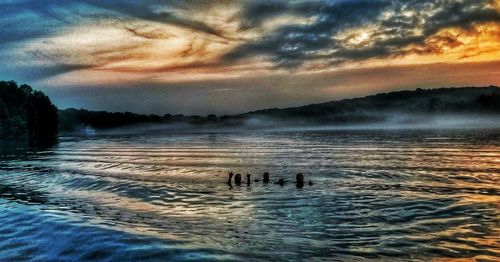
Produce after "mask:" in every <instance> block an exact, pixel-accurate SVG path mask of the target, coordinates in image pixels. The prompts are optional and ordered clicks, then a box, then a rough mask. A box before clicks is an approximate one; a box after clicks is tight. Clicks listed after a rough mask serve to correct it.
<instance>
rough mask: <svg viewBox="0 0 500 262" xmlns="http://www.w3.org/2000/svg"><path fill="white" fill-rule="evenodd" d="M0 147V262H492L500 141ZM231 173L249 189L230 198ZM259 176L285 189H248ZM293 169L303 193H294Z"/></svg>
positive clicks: (352, 135) (272, 138) (453, 133)
mask: <svg viewBox="0 0 500 262" xmlns="http://www.w3.org/2000/svg"><path fill="white" fill-rule="evenodd" d="M0 149H1V150H0V155H1V158H0V261H18V260H34V261H57V260H61V261H67V260H103V261H138V260H149V261H165V260H170V261H171V260H195V261H199V260H317V261H331V260H359V259H363V258H370V259H376V260H387V261H393V260H410V261H420V260H423V261H428V260H431V259H458V258H471V259H479V260H481V259H484V260H490V261H496V260H498V259H499V257H500V237H499V236H500V183H499V182H500V181H499V180H500V131H495V130H449V131H443V130H441V131H436V130H434V131H432V130H416V131H410V130H399V131H396V130H393V131H375V130H372V131H321V132H320V131H304V132H248V133H246V132H239V133H162V134H137V135H95V136H63V137H60V138H59V141H58V142H57V143H56V144H54V145H52V146H49V147H41V148H30V147H27V146H25V145H19V144H13V143H9V144H3V145H2V146H1V147H0ZM231 170H232V171H233V172H235V173H242V174H243V175H244V176H243V177H244V180H246V177H245V174H246V173H247V172H249V173H251V174H252V179H251V182H252V183H251V185H250V186H247V185H246V184H244V185H242V186H236V185H233V188H232V189H231V188H229V186H228V185H227V184H226V180H227V172H228V171H231ZM265 171H270V173H271V180H272V181H276V180H277V179H278V178H281V177H283V178H285V179H286V180H288V182H287V183H286V184H285V186H283V187H280V186H279V185H275V184H273V183H271V184H269V185H263V184H262V183H261V182H257V183H256V182H254V181H253V180H254V179H256V178H259V179H261V177H262V173H263V172H265ZM297 172H303V173H304V175H305V177H306V181H308V180H309V179H312V181H313V182H314V185H313V186H307V185H306V186H305V187H304V188H301V189H299V188H296V187H295V184H293V180H294V177H295V174H296V173H297Z"/></svg>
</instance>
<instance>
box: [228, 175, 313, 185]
mask: <svg viewBox="0 0 500 262" xmlns="http://www.w3.org/2000/svg"><path fill="white" fill-rule="evenodd" d="M228 175H229V179H228V180H227V184H228V185H229V186H230V187H232V186H233V184H232V183H231V181H232V179H233V176H234V183H235V184H236V185H237V186H240V185H241V183H242V181H241V174H236V175H234V174H233V171H231V172H229V174H228ZM250 176H251V175H250V174H247V181H246V184H247V186H250ZM262 178H263V179H262V180H263V181H262V182H263V183H264V184H269V182H270V180H269V172H264V174H263V175H262ZM295 180H296V181H295V184H296V186H297V187H298V188H302V187H304V175H303V174H302V173H298V174H297V175H296V176H295ZM254 182H260V180H259V179H255V180H254ZM285 182H286V181H285V179H283V178H280V179H278V181H276V182H274V184H278V185H280V186H283V185H285ZM308 184H309V185H310V186H312V185H313V182H312V181H311V180H310V179H309V183H308Z"/></svg>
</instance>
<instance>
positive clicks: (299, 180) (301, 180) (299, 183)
mask: <svg viewBox="0 0 500 262" xmlns="http://www.w3.org/2000/svg"><path fill="white" fill-rule="evenodd" d="M295 179H296V180H297V181H296V182H295V183H297V187H298V188H301V187H303V186H304V175H303V174H302V173H298V174H297V175H296V176H295Z"/></svg>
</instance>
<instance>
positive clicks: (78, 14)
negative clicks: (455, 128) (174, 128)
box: [0, 0, 500, 115]
mask: <svg viewBox="0 0 500 262" xmlns="http://www.w3.org/2000/svg"><path fill="white" fill-rule="evenodd" d="M0 39H1V40H0V52H1V56H0V80H15V81H17V82H19V83H27V84H29V85H31V86H33V87H34V88H37V89H41V90H43V91H44V92H45V93H47V94H48V95H49V96H50V97H51V99H52V100H53V101H54V102H55V104H56V105H57V106H58V107H60V108H67V107H77V108H80V107H83V108H87V109H92V110H108V111H132V112H139V113H158V114H164V113H184V114H202V115H204V114H208V113H216V114H232V113H241V112H245V111H249V110H255V109H262V108H270V107H288V106H298V105H303V104H310V103H316V102H325V101H330V100H337V99H342V98H348V97H356V96H364V95H367V94H374V93H379V92H385V91H392V90H402V89H415V88H417V87H422V88H433V87H444V86H485V85H500V0H469V1H458V0H457V1H451V0H450V1H448V0H433V1H428V0H408V1H403V0H392V1H378V0H360V1H357V0H352V1H299V0H297V1H271V0H267V1H229V0H220V1H208V0H207V1H203V0H196V1H195V0H177V1H173V0H163V1H160V0H150V1H136V0H121V1H119V0H116V1H111V0H109V1H106V0H2V1H0Z"/></svg>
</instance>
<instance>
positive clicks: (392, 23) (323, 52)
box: [225, 0, 500, 67]
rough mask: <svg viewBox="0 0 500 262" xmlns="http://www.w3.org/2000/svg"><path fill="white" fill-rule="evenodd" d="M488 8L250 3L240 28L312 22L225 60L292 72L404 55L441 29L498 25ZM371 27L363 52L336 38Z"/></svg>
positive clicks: (444, 1)
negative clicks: (272, 21) (299, 19)
mask: <svg viewBox="0 0 500 262" xmlns="http://www.w3.org/2000/svg"><path fill="white" fill-rule="evenodd" d="M491 3H493V2H492V0H478V1H453V0H432V1H431V0H418V1H417V0H408V1H399V0H392V1H389V0H372V1H368V0H354V1H334V2H332V1H311V2H301V3H297V4H290V3H287V2H282V1H273V2H265V1H258V2H252V3H251V4H248V5H246V6H245V9H244V10H243V11H242V14H243V15H242V19H243V22H242V24H243V26H244V27H250V26H258V25H260V24H262V23H264V22H265V21H266V19H269V18H272V17H276V16H280V15H284V14H292V15H298V16H303V17H306V18H310V19H313V20H314V22H313V23H311V24H308V25H285V26H282V27H280V28H278V29H276V30H275V31H273V32H271V33H270V34H269V35H266V36H264V37H262V38H261V39H258V40H257V41H254V42H251V43H245V44H243V45H241V46H239V47H237V48H235V49H234V50H232V51H231V52H229V53H228V54H227V55H226V56H225V59H226V60H227V61H233V60H237V59H240V58H244V57H249V56H256V55H260V56H264V57H267V58H268V59H269V60H270V61H273V62H274V63H275V64H276V65H277V66H278V67H282V66H284V67H295V66H299V65H302V64H303V63H305V62H307V61H318V60H321V62H323V63H325V62H327V63H330V64H335V63H338V62H339V61H353V60H362V59H368V58H375V57H388V56H398V55H403V54H405V52H407V50H403V48H405V47H407V46H408V45H410V44H413V45H425V44H426V39H428V38H429V37H431V36H432V35H434V34H435V33H437V32H438V31H439V30H441V29H443V28H447V27H459V28H463V29H465V30H467V29H470V28H471V27H472V26H473V25H474V24H476V23H481V22H500V13H499V12H498V11H497V10H495V9H492V8H491V7H489V6H488V4H491ZM370 25H371V26H376V27H377V28H378V32H376V33H374V34H372V35H370V39H369V41H368V43H367V44H366V45H365V46H361V47H358V46H356V47H351V46H349V45H348V44H347V43H346V39H342V38H340V37H339V33H342V32H346V31H348V30H349V29H355V28H357V27H360V26H370ZM424 49H425V48H424ZM432 50H434V51H435V52H438V53H439V52H440V51H441V50H440V49H438V48H437V46H434V49H433V48H430V47H429V48H427V49H426V51H427V52H432ZM421 51H422V50H421ZM325 60H326V61H325ZM328 60H330V61H328Z"/></svg>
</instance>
